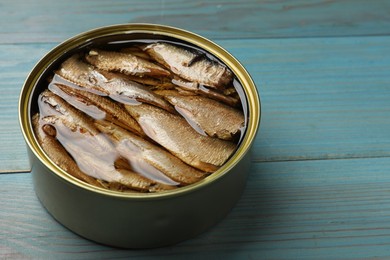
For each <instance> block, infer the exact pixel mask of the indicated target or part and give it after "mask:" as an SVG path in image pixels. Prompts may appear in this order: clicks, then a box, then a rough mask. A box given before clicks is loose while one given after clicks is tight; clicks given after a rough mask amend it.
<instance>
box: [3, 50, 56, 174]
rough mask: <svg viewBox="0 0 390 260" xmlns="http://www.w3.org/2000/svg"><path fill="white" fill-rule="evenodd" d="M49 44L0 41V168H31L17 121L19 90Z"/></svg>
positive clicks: (13, 169)
mask: <svg viewBox="0 0 390 260" xmlns="http://www.w3.org/2000/svg"><path fill="white" fill-rule="evenodd" d="M52 47H53V44H39V45H33V44H27V45H0V78H1V80H0V96H1V102H0V172H4V171H8V172H9V171H28V170H29V169H30V165H29V162H28V159H27V153H26V146H25V142H24V139H23V137H22V134H21V132H20V127H19V121H18V99H19V93H20V90H21V88H22V86H23V82H24V80H25V79H26V78H27V75H28V74H29V72H30V71H31V70H32V68H33V66H34V64H35V63H36V62H38V60H39V59H40V58H41V57H42V56H43V55H44V54H45V53H46V52H48V51H49V50H50V49H51V48H52Z"/></svg>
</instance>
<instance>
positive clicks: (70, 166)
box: [32, 114, 104, 188]
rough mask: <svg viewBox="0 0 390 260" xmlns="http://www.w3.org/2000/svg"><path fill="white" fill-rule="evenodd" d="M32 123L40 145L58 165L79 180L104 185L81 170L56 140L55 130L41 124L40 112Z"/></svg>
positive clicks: (33, 118) (101, 186) (98, 185)
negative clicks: (47, 128) (46, 128)
mask: <svg viewBox="0 0 390 260" xmlns="http://www.w3.org/2000/svg"><path fill="white" fill-rule="evenodd" d="M32 125H33V129H34V133H35V136H36V138H37V141H38V143H39V145H40V146H41V147H42V149H43V151H44V152H45V153H46V154H47V156H48V157H49V158H50V159H51V160H52V161H53V162H54V163H55V164H56V165H58V167H60V168H61V169H62V170H64V171H66V172H67V173H68V174H70V175H72V176H73V177H75V178H77V179H79V180H82V181H84V182H87V183H89V184H92V185H94V186H97V187H100V188H103V187H104V186H103V185H102V183H101V182H99V181H98V180H97V179H95V178H93V177H91V176H89V175H87V174H86V173H84V172H83V171H81V170H80V168H79V167H78V166H77V164H76V162H75V161H74V160H73V159H72V157H71V156H70V155H69V154H68V152H67V151H66V150H65V148H64V147H63V146H62V145H61V144H60V143H59V142H58V141H57V140H56V138H55V134H56V133H55V130H53V129H51V131H53V132H52V133H50V134H48V133H47V131H48V130H46V131H45V130H44V129H45V125H44V124H41V122H40V115H39V114H35V115H34V116H33V117H32Z"/></svg>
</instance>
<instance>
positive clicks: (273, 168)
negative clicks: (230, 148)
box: [0, 158, 390, 259]
mask: <svg viewBox="0 0 390 260" xmlns="http://www.w3.org/2000/svg"><path fill="white" fill-rule="evenodd" d="M389 171H390V158H371V159H347V160H312V161H295V162H267V163H264V162H263V163H255V164H254V165H253V166H252V172H251V174H250V177H249V180H248V183H247V187H246V189H245V192H244V194H243V196H242V198H241V200H240V201H239V203H238V204H237V205H236V207H235V208H234V209H233V210H232V212H231V213H230V214H229V215H228V216H227V217H226V218H225V219H224V220H223V221H222V222H221V223H219V224H218V225H217V226H215V227H213V228H211V229H210V230H209V231H207V232H206V233H204V234H202V235H200V236H198V237H196V238H194V239H191V240H188V241H186V242H183V243H180V244H178V245H176V246H172V247H166V248H160V249H153V250H120V249H115V248H110V247H105V246H101V245H97V244H95V243H93V242H90V241H87V240H85V239H80V238H79V237H78V236H77V235H75V234H73V233H71V232H70V231H68V230H67V229H66V228H64V227H63V226H61V225H60V224H58V223H57V222H56V221H55V220H53V219H52V218H51V217H50V216H49V215H48V213H47V212H46V211H45V210H44V209H43V208H42V206H41V205H40V203H39V202H38V200H37V198H36V197H35V194H34V191H33V188H32V184H31V175H30V174H3V175H0V183H1V184H2V185H1V186H0V194H1V199H0V208H2V209H7V210H2V211H0V230H1V232H0V249H2V250H0V258H1V259H3V258H6V257H10V258H11V257H14V258H22V257H24V258H27V257H29V258H45V259H47V258H50V259H53V258H56V259H58V258H60V259H63V258H69V257H70V258H72V259H73V258H75V259H81V258H84V259H85V258H88V259H91V258H94V259H95V258H99V259H101V258H111V259H112V258H120V257H121V258H124V257H127V258H129V257H135V258H139V259H152V258H155V257H159V258H160V257H163V258H164V259H172V258H173V259H180V258H183V257H186V258H190V259H199V258H207V259H215V258H217V259H225V258H227V259H347V258H348V259H358V258H365V257H370V256H373V255H375V256H378V257H381V256H387V255H388V250H387V249H388V248H389V246H390V224H389V223H390V207H389V206H388V204H389V202H390V193H389V192H388V186H389V185H390V176H389V174H388V172H389ZM113 214H115V212H113ZM344 256H348V257H344Z"/></svg>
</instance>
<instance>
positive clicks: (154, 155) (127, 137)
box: [95, 120, 206, 185]
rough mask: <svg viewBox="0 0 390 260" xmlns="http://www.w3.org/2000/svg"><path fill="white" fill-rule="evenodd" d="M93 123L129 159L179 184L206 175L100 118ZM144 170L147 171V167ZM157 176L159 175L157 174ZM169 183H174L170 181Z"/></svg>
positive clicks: (190, 181)
mask: <svg viewBox="0 0 390 260" xmlns="http://www.w3.org/2000/svg"><path fill="white" fill-rule="evenodd" d="M95 124H96V126H97V127H98V128H99V130H100V131H102V132H103V133H105V134H107V135H109V136H110V137H111V138H112V140H113V141H114V142H115V143H116V146H117V150H118V151H119V153H120V154H121V155H122V156H123V157H125V158H128V159H129V160H130V161H133V162H134V161H135V163H136V162H137V161H139V160H142V162H144V163H146V164H148V165H150V166H152V167H153V168H154V169H157V170H158V171H160V172H161V173H163V174H165V175H166V176H167V177H169V178H170V179H172V180H174V181H176V182H179V183H180V184H181V185H188V184H191V183H195V182H197V181H199V180H201V179H203V178H204V177H206V174H204V173H202V172H200V171H198V170H196V169H194V168H192V167H191V166H189V165H187V164H185V163H184V162H183V161H181V160H180V159H178V158H177V157H175V156H173V155H172V154H171V153H169V152H167V151H165V150H164V149H162V148H160V147H158V146H156V145H154V144H152V143H150V142H148V141H146V140H144V139H143V138H140V137H138V136H136V135H134V134H131V133H130V132H128V131H126V130H124V129H122V128H120V127H118V126H115V125H113V124H110V123H108V122H106V121H102V120H99V121H97V122H96V123H95ZM132 164H134V163H132ZM144 170H146V171H147V170H148V169H144ZM151 171H153V169H152V170H151ZM146 174H148V176H147V177H149V176H150V175H151V174H154V173H153V172H152V173H150V172H148V173H146ZM149 178H151V177H149ZM157 178H161V177H159V176H157ZM162 180H163V181H166V178H162ZM171 185H174V184H173V183H171Z"/></svg>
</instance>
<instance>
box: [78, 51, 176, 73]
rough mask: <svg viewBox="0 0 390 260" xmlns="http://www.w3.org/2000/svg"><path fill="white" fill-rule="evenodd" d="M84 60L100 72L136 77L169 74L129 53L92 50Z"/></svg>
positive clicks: (163, 69) (161, 68)
mask: <svg viewBox="0 0 390 260" xmlns="http://www.w3.org/2000/svg"><path fill="white" fill-rule="evenodd" d="M85 58H86V60H87V61H88V62H89V63H90V64H92V65H94V66H95V67H97V68H98V69H101V70H106V71H115V72H121V73H124V74H126V75H137V76H155V77H156V76H157V77H159V76H169V75H170V74H171V73H170V72H169V71H168V70H166V69H165V68H163V67H160V66H159V65H157V64H154V63H152V62H150V61H148V60H146V59H143V58H141V57H138V56H135V55H133V54H131V53H123V52H115V51H104V50H99V49H92V50H90V51H89V53H88V54H87V55H86V56H85Z"/></svg>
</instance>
